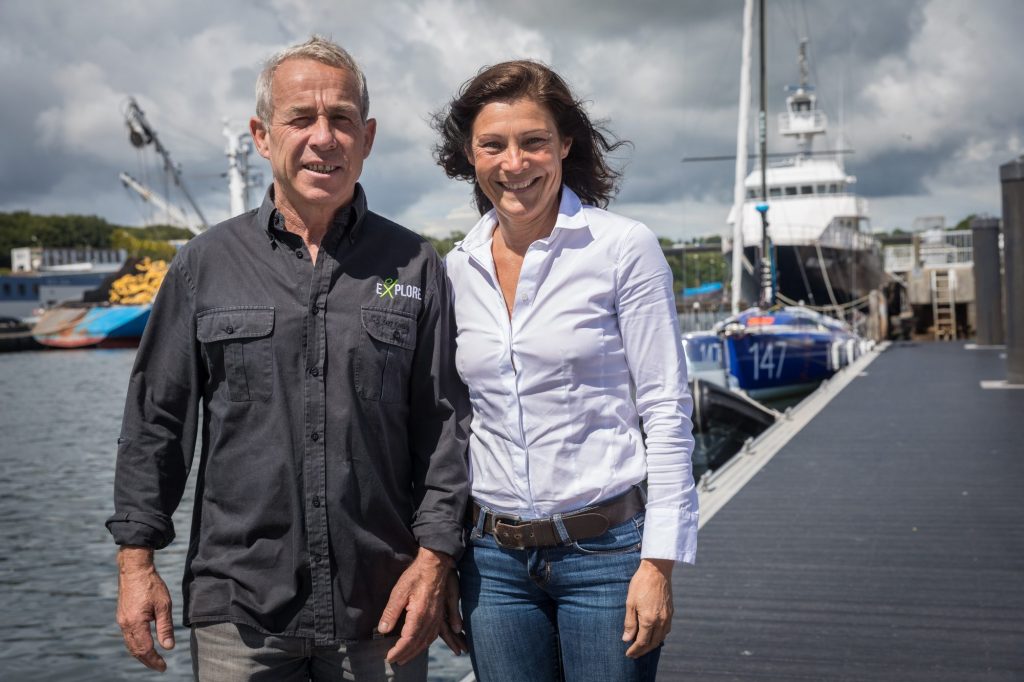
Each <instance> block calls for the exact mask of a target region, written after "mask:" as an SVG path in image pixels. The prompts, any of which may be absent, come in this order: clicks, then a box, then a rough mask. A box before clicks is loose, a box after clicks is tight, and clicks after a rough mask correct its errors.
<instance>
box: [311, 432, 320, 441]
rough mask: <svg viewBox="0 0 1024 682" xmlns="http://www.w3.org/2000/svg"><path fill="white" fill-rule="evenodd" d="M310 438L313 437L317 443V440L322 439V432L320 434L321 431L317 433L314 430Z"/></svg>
mask: <svg viewBox="0 0 1024 682" xmlns="http://www.w3.org/2000/svg"><path fill="white" fill-rule="evenodd" d="M310 438H312V439H313V442H314V443H315V442H317V441H318V440H320V434H319V433H317V432H316V431H314V432H313V434H312V435H311V436H310Z"/></svg>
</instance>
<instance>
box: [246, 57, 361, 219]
mask: <svg viewBox="0 0 1024 682" xmlns="http://www.w3.org/2000/svg"><path fill="white" fill-rule="evenodd" d="M272 93H273V99H272V101H273V113H272V114H271V117H270V125H269V127H268V126H266V125H265V124H264V123H263V122H262V121H260V120H259V119H258V118H253V119H252V120H251V121H250V123H249V126H250V130H251V131H252V136H253V140H254V141H255V143H256V149H257V151H259V153H260V155H261V156H263V157H264V158H265V159H267V160H268V161H270V167H271V170H272V172H273V174H274V186H275V188H276V195H275V199H276V200H277V202H278V203H279V204H280V203H281V202H285V203H286V204H288V205H290V206H291V208H292V209H293V210H295V211H296V212H298V213H299V214H300V215H301V214H303V213H305V212H310V211H312V212H323V211H334V210H337V209H338V208H340V207H341V206H344V205H345V204H347V203H348V202H349V201H351V200H352V195H353V192H354V190H355V185H356V181H357V180H358V179H359V175H360V173H361V172H362V170H363V160H364V159H365V158H366V157H367V156H369V155H370V149H371V148H372V147H373V137H374V134H375V132H376V130H377V124H376V121H374V120H373V119H370V120H368V121H367V122H366V123H363V122H362V119H361V117H360V114H359V83H358V81H357V80H356V77H355V76H354V75H352V73H350V72H349V71H348V70H347V69H339V68H336V67H333V66H328V65H326V64H322V63H320V62H318V61H315V60H312V59H289V60H286V61H284V62H282V63H281V64H280V65H279V66H278V67H277V70H276V71H275V72H274V81H273V89H272Z"/></svg>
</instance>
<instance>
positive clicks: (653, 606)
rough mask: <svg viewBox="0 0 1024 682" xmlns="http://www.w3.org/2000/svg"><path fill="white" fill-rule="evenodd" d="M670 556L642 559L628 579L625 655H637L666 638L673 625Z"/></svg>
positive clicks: (624, 638)
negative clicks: (626, 646)
mask: <svg viewBox="0 0 1024 682" xmlns="http://www.w3.org/2000/svg"><path fill="white" fill-rule="evenodd" d="M674 564H675V562H674V561H672V560H670V559H642V560H641V561H640V568H638V569H637V571H636V573H634V574H633V579H632V580H630V581H629V593H628V594H627V595H626V623H625V629H624V630H623V632H622V641H623V642H633V645H632V646H630V647H629V649H627V650H626V656H629V657H630V658H640V657H641V656H643V655H644V654H646V653H647V652H648V651H651V650H652V649H654V648H655V647H656V646H658V645H660V644H661V643H662V642H664V641H665V637H667V636H668V633H669V630H671V629H672V613H673V608H672V566H673V565H674Z"/></svg>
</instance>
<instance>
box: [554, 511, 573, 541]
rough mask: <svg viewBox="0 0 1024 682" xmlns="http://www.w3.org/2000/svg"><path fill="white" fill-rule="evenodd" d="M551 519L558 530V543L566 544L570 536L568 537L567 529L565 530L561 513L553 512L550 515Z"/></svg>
mask: <svg viewBox="0 0 1024 682" xmlns="http://www.w3.org/2000/svg"><path fill="white" fill-rule="evenodd" d="M551 521H552V522H553V523H554V525H555V530H556V531H558V539H559V541H560V544H563V545H568V544H569V542H570V541H571V540H572V538H571V537H569V531H568V530H566V528H565V524H564V523H562V515H561V514H555V515H554V516H552V517H551Z"/></svg>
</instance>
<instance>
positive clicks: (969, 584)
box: [659, 343, 1024, 682]
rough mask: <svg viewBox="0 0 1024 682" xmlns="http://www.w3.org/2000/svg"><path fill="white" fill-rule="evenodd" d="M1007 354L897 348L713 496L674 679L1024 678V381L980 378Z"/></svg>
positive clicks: (679, 577) (667, 662)
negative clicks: (733, 486)
mask: <svg viewBox="0 0 1024 682" xmlns="http://www.w3.org/2000/svg"><path fill="white" fill-rule="evenodd" d="M1001 353H1003V351H1000V350H998V349H980V350H967V349H965V347H964V345H963V344H959V343H928V344H920V345H911V344H905V345H895V346H891V347H889V349H888V350H886V351H885V352H883V353H881V354H880V355H879V356H878V357H877V358H876V359H874V361H873V362H871V363H870V364H869V365H868V366H867V367H866V368H865V369H864V370H863V372H861V373H860V374H859V375H853V376H851V380H850V383H849V384H848V385H847V386H846V387H845V388H844V389H843V390H842V391H841V392H838V393H837V394H836V395H835V396H834V397H833V398H832V400H831V402H829V403H828V404H827V405H826V406H825V407H824V408H823V409H822V410H821V411H820V412H819V413H818V414H817V416H815V417H814V418H813V419H811V420H810V422H809V423H808V424H807V425H806V426H804V427H803V428H802V429H800V430H799V432H798V433H796V435H794V436H793V437H792V439H791V440H789V441H788V442H787V443H785V445H783V446H782V448H781V449H779V450H778V452H777V453H776V454H775V455H774V457H773V458H771V459H770V461H769V462H768V463H767V464H766V466H764V468H763V469H761V470H760V471H759V472H758V473H757V474H756V475H753V477H752V478H751V479H750V480H749V482H747V483H746V485H745V486H743V487H742V489H739V490H738V492H736V493H735V495H734V496H733V497H732V498H731V499H729V500H728V504H725V505H724V506H722V503H721V501H719V505H718V507H717V508H716V507H715V504H707V505H705V501H704V499H703V498H702V512H703V511H704V508H705V507H706V508H707V509H708V510H709V511H711V510H713V513H714V517H713V518H712V519H710V520H708V522H707V524H706V525H705V526H704V527H703V529H702V530H701V537H700V547H699V550H698V559H697V561H698V563H697V565H696V567H680V568H679V569H677V571H676V577H675V593H676V615H675V620H674V623H673V631H672V634H671V635H670V637H669V641H668V645H667V646H666V647H665V649H664V652H663V654H662V658H661V665H660V669H659V678H660V679H663V680H687V681H690V680H759V681H760V680H788V681H791V680H842V681H853V680H872V681H877V680H898V681H900V682H910V681H914V680H922V681H924V680H927V681H928V682H936V681H943V680H949V681H950V682H954V681H955V682H963V681H965V680H972V681H975V680H1018V681H1019V680H1024V390H984V389H982V387H981V385H980V382H981V381H982V380H985V379H1003V378H1005V376H1006V369H1005V360H1004V359H1003V356H1002V355H1001ZM755 447H756V446H755ZM737 457H739V458H751V457H752V455H750V454H740V455H737ZM738 464H739V465H740V466H742V464H743V463H742V461H741V462H739V463H738ZM723 473H724V472H723ZM710 488H711V491H710V492H708V493H707V494H706V495H705V497H707V498H708V500H709V501H710V502H714V500H713V499H712V498H713V497H714V496H715V495H716V491H715V486H714V485H711V486H710ZM702 494H703V493H702Z"/></svg>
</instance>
